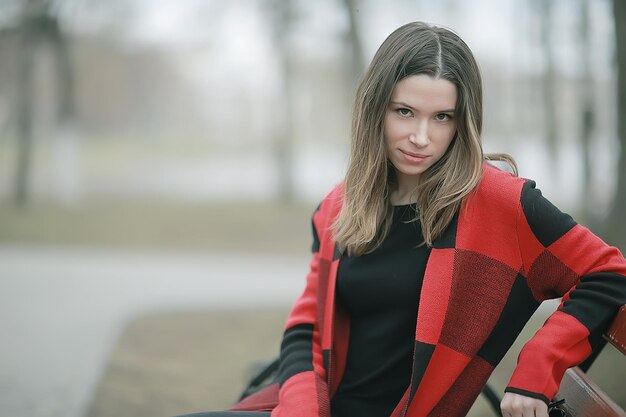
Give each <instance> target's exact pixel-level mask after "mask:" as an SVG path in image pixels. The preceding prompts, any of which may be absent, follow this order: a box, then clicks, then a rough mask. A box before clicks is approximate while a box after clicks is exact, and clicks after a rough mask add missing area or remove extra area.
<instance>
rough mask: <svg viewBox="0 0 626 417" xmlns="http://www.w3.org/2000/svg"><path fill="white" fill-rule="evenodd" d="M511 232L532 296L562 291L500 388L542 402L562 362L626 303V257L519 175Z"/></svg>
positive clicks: (590, 341) (587, 348)
mask: <svg viewBox="0 0 626 417" xmlns="http://www.w3.org/2000/svg"><path fill="white" fill-rule="evenodd" d="M520 203H521V204H520V205H519V208H518V222H517V229H518V230H517V237H518V240H519V246H520V254H521V257H522V264H523V273H524V275H525V276H526V279H527V282H528V286H529V288H530V290H531V291H532V293H533V296H534V297H535V298H536V299H537V300H538V301H543V300H546V299H550V298H558V297H562V301H561V303H560V305H559V307H558V308H557V310H556V311H555V312H554V313H553V314H552V315H551V316H550V317H549V318H548V320H546V322H545V324H544V325H543V327H542V328H541V329H539V331H538V332H537V333H536V334H535V335H534V336H533V337H532V338H531V339H530V340H529V341H528V343H526V345H525V346H524V347H523V349H522V350H521V352H520V355H519V358H518V363H517V367H516V368H515V370H514V372H513V375H512V377H511V380H510V382H509V384H508V386H507V388H506V389H505V391H507V392H514V393H518V394H522V395H527V396H531V397H535V398H539V399H541V400H543V401H545V402H548V401H549V400H550V399H551V398H553V396H554V395H555V394H556V392H557V391H558V388H559V385H560V383H561V379H562V378H563V375H564V373H565V371H566V370H567V368H570V367H572V366H576V365H578V364H580V363H581V362H582V361H584V360H585V359H586V358H587V357H588V356H589V355H590V354H591V351H592V349H593V347H594V346H595V345H597V344H598V343H599V342H600V341H601V338H602V334H603V333H604V331H605V330H606V328H607V326H608V325H609V324H610V322H611V320H612V318H613V317H614V316H615V314H616V313H617V309H618V308H619V306H620V305H622V304H624V303H626V261H625V260H624V257H623V256H622V254H621V253H620V252H619V250H618V249H616V248H614V247H611V246H609V245H607V244H606V243H604V242H603V241H602V240H601V239H600V238H598V237H597V236H595V235H594V234H593V233H591V232H590V231H589V230H588V229H586V228H585V227H583V226H581V225H579V224H577V223H576V222H575V221H574V220H573V219H572V218H571V217H570V216H569V215H567V214H564V213H562V212H561V211H560V210H559V209H557V208H556V207H555V206H554V205H552V204H551V203H550V202H549V201H548V200H547V199H546V198H544V197H543V196H542V194H541V191H539V190H538V189H537V188H535V183H534V182H533V181H527V182H525V183H524V185H523V187H522V192H521V198H520Z"/></svg>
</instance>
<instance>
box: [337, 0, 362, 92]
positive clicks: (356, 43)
mask: <svg viewBox="0 0 626 417" xmlns="http://www.w3.org/2000/svg"><path fill="white" fill-rule="evenodd" d="M342 3H343V6H344V8H345V10H346V14H347V15H348V43H349V45H350V52H351V56H350V57H351V59H350V76H351V78H352V80H358V79H360V77H361V75H362V73H363V69H364V68H365V65H366V62H365V54H364V53H363V43H362V42H361V36H360V35H359V20H358V14H359V1H358V0H342Z"/></svg>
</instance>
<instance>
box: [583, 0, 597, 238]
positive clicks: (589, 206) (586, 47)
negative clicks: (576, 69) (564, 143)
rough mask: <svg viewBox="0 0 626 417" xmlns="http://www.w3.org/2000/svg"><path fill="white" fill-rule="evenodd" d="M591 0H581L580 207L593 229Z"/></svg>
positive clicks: (584, 218) (587, 222)
mask: <svg viewBox="0 0 626 417" xmlns="http://www.w3.org/2000/svg"><path fill="white" fill-rule="evenodd" d="M589 7H590V3H589V0H580V42H581V46H582V47H581V51H580V57H581V61H582V68H583V71H582V75H581V83H580V85H579V89H578V91H579V93H580V115H581V123H582V126H581V129H580V148H581V154H582V168H583V170H582V171H583V172H582V195H581V200H580V207H581V210H582V219H583V222H584V223H585V224H586V225H587V227H589V228H591V229H592V230H593V229H595V228H596V226H597V223H596V219H595V216H594V206H593V198H592V196H593V190H592V187H591V134H592V130H593V125H594V112H593V74H592V73H591V65H590V62H589V60H590V52H591V39H590V31H589Z"/></svg>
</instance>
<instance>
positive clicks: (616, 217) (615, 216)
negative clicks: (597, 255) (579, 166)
mask: <svg viewBox="0 0 626 417" xmlns="http://www.w3.org/2000/svg"><path fill="white" fill-rule="evenodd" d="M613 13H614V18H615V40H616V42H615V51H616V54H617V137H618V140H619V145H620V151H619V156H618V169H617V189H616V190H615V197H614V199H613V206H612V209H611V213H610V215H609V218H608V221H607V224H606V228H605V229H606V234H605V237H606V239H607V240H608V241H609V242H610V243H611V244H614V245H616V246H618V247H619V248H620V249H621V250H622V251H626V2H624V1H623V0H613Z"/></svg>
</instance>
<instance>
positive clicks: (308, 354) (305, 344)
mask: <svg viewBox="0 0 626 417" xmlns="http://www.w3.org/2000/svg"><path fill="white" fill-rule="evenodd" d="M342 195H343V189H342V187H341V186H339V187H337V188H336V189H335V190H333V191H332V192H331V193H330V194H329V196H327V198H326V199H325V200H324V201H323V202H322V204H321V205H320V207H319V208H318V210H317V211H316V213H315V215H314V216H313V228H314V237H315V242H314V245H313V249H314V257H313V262H312V264H311V272H310V273H309V275H308V278H307V286H306V289H305V290H304V293H303V294H302V296H301V297H300V298H299V299H298V301H297V302H296V304H295V306H294V308H293V310H292V312H291V313H290V316H289V318H288V321H287V325H286V331H285V339H284V342H283V346H282V349H281V370H280V378H279V383H280V391H279V398H278V402H279V405H278V406H277V407H276V408H274V410H273V412H272V416H273V417H283V416H289V417H291V416H304V417H308V416H310V417H322V416H324V417H329V408H330V407H329V404H330V398H332V394H333V393H334V392H335V391H336V389H337V387H338V385H339V383H340V381H341V376H342V373H343V369H344V367H345V366H344V365H345V357H346V353H347V344H348V339H349V317H347V315H345V314H344V313H343V312H341V310H340V308H339V307H338V306H335V302H334V296H335V294H334V290H335V281H336V275H337V266H338V262H339V256H338V253H337V250H336V248H335V245H334V242H333V239H332V235H331V232H330V231H329V225H330V224H331V222H332V219H334V218H335V217H336V216H337V214H338V212H339V210H340V208H341V200H342ZM416 296H418V295H417V294H416ZM556 297H563V301H562V302H561V305H560V307H559V309H558V310H557V311H556V312H555V313H554V314H553V315H552V316H551V317H550V318H549V319H548V320H547V322H546V323H545V325H544V326H543V328H542V329H541V330H539V332H538V333H537V334H536V335H535V336H534V337H533V338H532V339H531V340H530V341H529V342H528V343H527V344H526V345H525V347H524V348H523V350H522V351H521V353H520V356H519V362H518V366H517V367H516V369H515V372H514V373H513V376H512V378H511V381H510V383H509V386H508V387H507V390H508V391H512V392H517V393H522V394H524V395H529V396H533V397H536V398H540V399H542V400H544V401H547V400H548V399H549V398H552V396H553V395H554V394H555V392H556V391H557V390H558V385H559V383H560V380H561V377H562V376H563V374H564V372H565V370H566V369H567V368H568V367H571V366H574V365H576V364H578V363H580V362H581V361H583V360H584V359H585V358H586V357H587V356H588V355H589V354H590V353H591V350H592V347H593V344H594V342H595V340H597V335H598V334H600V333H601V332H602V330H603V329H604V328H605V327H606V326H607V324H608V323H609V322H610V319H611V318H612V316H613V315H614V314H615V312H616V309H617V307H618V306H619V305H621V304H624V303H625V302H626V261H625V260H624V258H623V257H622V255H621V254H620V253H619V251H618V250H617V249H615V248H613V247H610V246H608V245H606V244H605V243H604V242H602V241H601V240H600V239H598V238H597V237H596V236H594V235H593V234H592V233H591V232H589V231H588V230H587V229H585V228H584V227H582V226H580V225H578V224H576V223H575V222H574V221H573V220H572V219H571V217H569V216H568V215H566V214H563V213H561V212H560V211H559V210H558V209H557V208H556V207H554V206H553V205H552V204H550V202H549V201H548V200H546V199H545V198H544V197H543V196H542V195H541V192H540V191H539V190H537V189H536V188H535V184H534V183H533V182H532V181H527V180H524V179H520V178H516V177H513V176H511V175H510V174H508V173H505V172H502V171H499V170H498V169H496V168H494V167H492V166H490V165H485V170H484V175H483V179H482V181H481V184H480V185H479V187H478V188H477V189H476V190H475V192H474V193H473V194H472V195H471V196H470V197H469V198H468V200H467V202H466V204H465V205H464V206H463V208H462V209H461V211H460V213H459V214H458V215H457V216H456V217H455V219H454V221H453V222H452V223H451V224H450V226H449V227H448V229H447V230H446V232H445V233H444V234H443V235H442V236H441V237H440V238H439V239H437V241H435V242H434V243H433V248H432V250H431V254H430V257H429V260H428V264H427V267H426V272H425V275H424V282H423V286H422V293H421V298H420V304H419V305H420V308H419V311H418V317H417V327H416V340H415V353H414V363H413V373H412V377H411V384H410V386H409V387H407V391H406V394H405V395H404V397H403V398H402V400H401V401H400V403H399V404H398V406H397V407H396V409H395V411H394V413H393V414H392V416H393V417H400V416H409V417H423V416H430V417H434V416H447V417H450V416H464V415H466V413H467V411H468V410H469V408H470V407H471V405H472V403H473V402H474V400H475V398H476V397H477V396H478V395H479V393H480V390H481V389H482V387H483V385H484V384H485V382H486V381H487V379H488V377H489V375H490V374H491V372H492V371H493V369H494V368H495V366H496V365H497V364H498V363H499V361H500V360H501V359H502V357H503V356H504V354H505V353H506V351H507V350H508V349H509V347H510V346H511V344H512V343H513V341H514V340H515V338H516V337H517V335H518V334H519V332H520V331H521V329H522V327H523V326H524V324H525V323H526V322H527V320H528V319H529V318H530V316H531V315H532V314H533V312H534V311H535V310H536V309H537V307H538V306H539V304H540V302H541V301H543V300H545V299H548V298H556Z"/></svg>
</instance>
